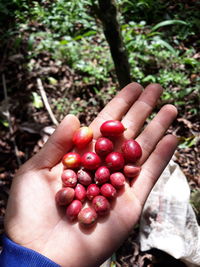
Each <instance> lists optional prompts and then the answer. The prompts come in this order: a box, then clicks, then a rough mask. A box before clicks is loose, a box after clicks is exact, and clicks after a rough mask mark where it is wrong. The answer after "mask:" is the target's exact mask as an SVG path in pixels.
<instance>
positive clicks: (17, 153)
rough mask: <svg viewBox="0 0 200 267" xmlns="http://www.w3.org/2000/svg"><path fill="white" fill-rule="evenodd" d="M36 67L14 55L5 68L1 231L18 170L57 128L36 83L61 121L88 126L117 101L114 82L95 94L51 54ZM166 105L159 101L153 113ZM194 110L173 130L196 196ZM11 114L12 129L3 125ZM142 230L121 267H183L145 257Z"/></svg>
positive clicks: (121, 254) (184, 111) (199, 179)
mask: <svg viewBox="0 0 200 267" xmlns="http://www.w3.org/2000/svg"><path fill="white" fill-rule="evenodd" d="M33 64H35V65H36V66H38V68H35V69H36V70H37V71H34V72H33V73H31V72H29V73H26V72H25V71H24V69H23V67H22V66H23V57H20V55H16V57H15V58H10V59H9V60H8V61H7V62H6V64H5V65H4V73H5V79H6V88H7V94H8V99H7V101H6V100H5V96H4V94H3V93H2V92H1V95H0V97H1V99H0V100H1V105H0V109H1V110H0V111H1V117H2V118H3V119H4V123H0V132H1V136H0V153H1V157H0V162H1V167H0V189H1V190H0V227H1V228H0V229H1V232H3V218H4V214H5V207H6V203H7V199H8V196H9V188H10V185H11V182H12V179H13V177H14V175H15V172H16V170H17V169H18V167H19V166H20V165H21V164H22V163H23V162H25V161H26V160H27V159H28V158H30V157H31V156H32V155H33V154H34V153H36V152H37V151H38V150H39V149H40V148H41V147H42V146H43V144H44V142H45V140H46V138H47V136H48V133H49V129H50V130H51V128H49V127H48V126H52V127H54V126H53V124H52V121H51V119H50V118H49V115H48V113H47V111H46V109H45V108H44V107H42V108H36V107H35V106H34V104H33V101H32V92H37V94H38V95H40V93H39V90H38V88H37V83H36V79H37V78H38V77H40V78H42V81H43V86H44V88H45V91H46V94H47V96H48V101H49V103H50V105H51V108H52V110H53V113H54V115H55V117H56V118H57V120H58V121H61V119H62V118H63V116H64V115H63V114H67V113H68V112H70V113H73V114H75V115H77V116H78V117H79V119H80V121H81V123H82V124H84V125H89V123H90V122H91V121H92V120H93V119H94V117H95V116H96V115H97V114H98V112H99V111H100V110H101V109H102V108H103V106H104V105H105V104H106V103H107V102H108V101H109V100H110V99H111V98H112V97H113V95H114V91H112V90H110V88H113V87H117V85H116V84H115V83H113V82H112V80H110V82H108V83H102V84H101V85H99V86H98V87H99V88H100V90H98V91H95V90H94V89H93V88H94V87H95V84H89V85H88V84H85V83H84V82H83V81H82V74H81V73H75V72H74V71H73V70H71V69H70V68H69V67H67V66H63V65H56V63H55V62H54V61H52V60H50V59H49V57H48V54H46V55H44V54H43V55H41V57H40V59H38V60H37V61H33ZM5 70H6V72H5ZM47 77H54V79H55V81H56V82H55V83H49V80H48V79H47ZM1 78H2V77H1ZM1 83H2V82H1ZM1 87H2V85H1ZM190 97H191V98H195V99H197V100H196V102H195V103H196V106H195V107H193V108H196V109H197V110H198V109H199V103H198V96H197V95H190ZM69 103H70V105H69ZM72 104H73V105H72ZM163 104H164V103H161V102H160V103H159V104H158V106H157V107H156V109H155V111H156V110H158V109H159V108H160V107H161V106H162V105H163ZM190 109H191V107H190V106H187V102H186V106H184V107H183V106H178V110H179V115H178V117H177V120H176V121H175V122H174V123H173V125H172V126H171V128H170V130H169V132H171V133H173V134H176V135H177V136H178V137H179V139H180V140H183V138H184V140H185V145H182V146H179V147H178V148H177V150H176V152H175V156H176V162H177V163H178V164H179V165H180V167H181V169H182V171H183V172H184V174H185V175H186V177H187V180H188V183H189V185H190V188H191V193H192V194H193V193H196V192H197V191H198V190H199V189H200V153H199V152H200V141H199V140H200V139H199V130H200V122H199V120H198V114H191V113H190V112H189V110H190ZM6 114H7V115H6ZM6 116H7V117H6ZM8 116H9V120H10V126H9V125H8V123H5V121H6V120H7V119H8ZM2 121H3V120H2ZM194 137H195V142H194V144H191V145H187V144H188V143H189V142H190V141H191V140H194ZM182 144H183V142H182ZM194 208H195V211H196V215H197V219H198V221H199V222H200V210H199V207H198V205H197V203H194ZM138 231H139V230H138V227H136V228H135V229H134V230H133V233H132V234H131V235H130V237H129V239H128V240H127V241H126V242H125V243H124V244H123V246H121V248H120V249H119V250H118V251H117V253H116V265H117V266H140V267H144V266H184V264H182V263H181V262H179V261H176V260H175V259H172V258H171V257H170V256H168V255H166V254H165V253H163V252H161V251H156V250H152V251H150V252H148V253H141V252H140V250H139V245H138V243H137V234H138ZM133 262H135V265H134V264H133ZM172 264H174V265H172Z"/></svg>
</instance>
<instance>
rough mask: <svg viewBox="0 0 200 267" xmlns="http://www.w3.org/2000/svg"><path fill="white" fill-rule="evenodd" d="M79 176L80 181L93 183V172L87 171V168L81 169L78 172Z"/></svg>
mask: <svg viewBox="0 0 200 267" xmlns="http://www.w3.org/2000/svg"><path fill="white" fill-rule="evenodd" d="M77 177H78V181H79V183H81V184H83V185H85V186H87V185H89V184H91V183H92V175H91V173H89V172H88V171H85V170H82V169H81V170H79V171H78V172H77Z"/></svg>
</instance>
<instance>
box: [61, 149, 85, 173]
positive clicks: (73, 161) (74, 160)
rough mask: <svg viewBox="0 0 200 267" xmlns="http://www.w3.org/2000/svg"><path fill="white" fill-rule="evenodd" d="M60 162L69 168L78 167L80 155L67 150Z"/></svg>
mask: <svg viewBox="0 0 200 267" xmlns="http://www.w3.org/2000/svg"><path fill="white" fill-rule="evenodd" d="M62 163H63V165H64V166H65V167H67V168H70V169H75V168H78V167H80V165H81V156H80V155H79V154H78V153H76V152H69V153H67V154H65V155H64V157H63V159H62Z"/></svg>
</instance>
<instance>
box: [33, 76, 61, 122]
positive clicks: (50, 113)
mask: <svg viewBox="0 0 200 267" xmlns="http://www.w3.org/2000/svg"><path fill="white" fill-rule="evenodd" d="M37 85H38V89H39V90H40V94H41V97H42V100H43V103H44V106H45V108H46V110H47V112H48V113H49V116H50V118H51V120H52V122H53V124H55V125H56V126H58V124H59V123H58V121H57V119H56V118H55V116H54V114H53V112H52V110H51V107H50V105H49V102H48V99H47V95H46V92H45V90H44V87H43V85H42V81H41V79H40V78H37Z"/></svg>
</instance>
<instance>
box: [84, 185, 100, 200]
mask: <svg viewBox="0 0 200 267" xmlns="http://www.w3.org/2000/svg"><path fill="white" fill-rule="evenodd" d="M99 193H100V188H99V187H98V185H96V184H90V185H89V186H88V188H87V191H86V195H87V198H88V199H89V200H92V199H93V198H94V197H96V196H98V195H99Z"/></svg>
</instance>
